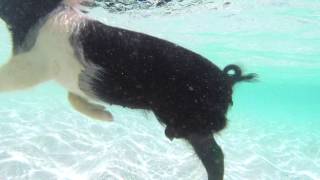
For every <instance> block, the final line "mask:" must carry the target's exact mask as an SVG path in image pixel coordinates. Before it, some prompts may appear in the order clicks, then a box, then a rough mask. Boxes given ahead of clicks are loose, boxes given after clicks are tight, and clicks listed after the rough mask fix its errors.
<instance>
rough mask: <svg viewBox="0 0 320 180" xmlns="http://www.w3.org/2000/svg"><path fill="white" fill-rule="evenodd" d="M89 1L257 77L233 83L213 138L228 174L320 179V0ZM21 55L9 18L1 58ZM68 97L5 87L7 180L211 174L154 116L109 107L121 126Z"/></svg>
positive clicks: (1, 32)
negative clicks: (101, 118)
mask: <svg viewBox="0 0 320 180" xmlns="http://www.w3.org/2000/svg"><path fill="white" fill-rule="evenodd" d="M0 1H2V0H0ZM81 8H82V9H83V11H84V12H85V13H86V15H87V16H89V17H91V18H93V19H96V20H99V21H101V22H103V23H105V24H107V25H111V26H115V27H121V28H124V29H129V30H133V31H137V32H142V33H146V34H149V35H152V36H155V37H158V38H161V39H165V40H168V41H171V42H174V43H176V44H178V45H181V46H183V47H185V48H187V49H190V50H192V51H194V52H196V53H198V54H201V55H202V56H204V57H206V58H207V59H209V60H210V61H211V62H212V63H214V64H216V65H217V66H218V67H219V68H221V69H223V68H224V67H225V66H226V65H228V64H237V65H239V66H240V67H241V68H242V69H243V71H244V73H256V74H257V75H258V78H257V80H256V81H254V82H250V83H246V82H244V83H239V84H236V85H235V86H234V88H233V105H232V106H230V108H229V110H228V113H227V119H228V123H227V126H226V128H224V129H223V130H222V131H220V132H219V133H217V134H215V135H214V136H215V139H216V141H217V143H218V144H219V145H220V147H221V148H222V150H223V153H224V167H225V169H224V179H225V180H320V2H319V1H312V0H291V1H288V0H255V1H250V0H237V1H236V0H229V1H226V0H172V1H170V0H163V1H151V0H150V1H149V0H127V1H125V0H123V1H103V0H99V1H98V0H97V1H96V2H94V3H87V4H84V5H83V7H81ZM11 55H12V40H11V35H10V33H9V31H8V27H7V25H6V23H5V22H4V21H0V63H1V65H3V64H5V63H6V62H7V61H8V60H9V59H10V57H11ZM1 86H2V85H1V84H0V87H1ZM0 89H1V88H0ZM67 97H68V92H67V91H66V90H65V89H64V88H63V87H61V86H60V85H58V84H57V83H56V82H54V81H48V82H45V83H43V84H39V85H37V86H36V87H33V88H29V89H26V90H23V91H12V92H1V93H0V180H207V173H206V169H205V168H204V167H203V166H202V163H201V161H200V160H199V158H198V157H197V156H196V154H195V152H194V151H193V149H192V147H191V146H190V144H188V143H187V142H186V141H184V140H182V139H174V140H172V141H170V140H169V139H168V138H167V137H166V135H165V133H164V128H165V127H164V126H163V125H161V123H159V122H158V120H157V119H156V117H155V115H154V114H153V113H152V112H148V111H144V110H139V109H138V110H137V109H135V110H134V109H130V108H124V107H122V106H117V105H107V108H108V110H109V111H110V112H111V113H112V115H113V121H112V122H105V121H97V120H94V119H92V118H89V117H87V116H84V115H82V114H81V113H79V112H77V111H75V110H74V109H73V108H72V107H71V106H70V103H69V102H68V98H67Z"/></svg>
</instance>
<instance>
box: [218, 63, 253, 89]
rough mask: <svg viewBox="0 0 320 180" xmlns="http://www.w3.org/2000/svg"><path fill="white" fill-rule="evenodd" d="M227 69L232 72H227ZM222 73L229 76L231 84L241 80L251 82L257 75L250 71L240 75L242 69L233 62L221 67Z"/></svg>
mask: <svg viewBox="0 0 320 180" xmlns="http://www.w3.org/2000/svg"><path fill="white" fill-rule="evenodd" d="M229 71H233V74H229ZM223 73H224V74H225V75H227V76H228V77H230V78H231V81H232V82H233V84H235V83H237V82H241V81H246V82H252V81H256V80H257V77H258V75H257V74H255V73H250V74H246V75H242V70H241V68H240V67H239V66H237V65H235V64H230V65H228V66H226V67H225V68H224V69H223Z"/></svg>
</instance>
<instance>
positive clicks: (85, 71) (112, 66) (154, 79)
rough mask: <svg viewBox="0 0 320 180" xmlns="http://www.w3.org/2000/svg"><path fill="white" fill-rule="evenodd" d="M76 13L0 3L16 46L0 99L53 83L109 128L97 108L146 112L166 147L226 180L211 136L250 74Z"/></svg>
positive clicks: (41, 4) (36, 0) (70, 8)
mask: <svg viewBox="0 0 320 180" xmlns="http://www.w3.org/2000/svg"><path fill="white" fill-rule="evenodd" d="M76 6H77V2H75V1H70V0H69V1H66V0H65V1H64V0H0V17H1V18H2V19H3V20H4V21H5V22H6V23H7V26H8V28H9V30H10V32H11V34H12V41H13V56H12V57H11V59H10V60H9V61H8V62H7V63H6V64H4V65H2V67H1V68H0V91H1V92H5V91H13V90H20V89H25V88H30V87H33V86H35V85H38V84H40V83H42V82H46V81H49V80H55V81H57V82H58V83H59V84H61V85H62V86H63V87H64V88H65V89H66V90H67V91H68V92H69V101H70V103H71V105H72V106H73V107H74V108H75V109H76V110H78V111H79V112H81V113H83V114H85V115H87V116H90V117H93V118H95V119H100V120H107V121H110V120H112V115H111V113H110V112H109V111H107V110H106V109H105V108H104V106H101V105H99V104H100V103H101V102H103V103H106V104H115V105H121V106H124V107H129V108H132V109H145V110H150V111H152V112H153V113H154V114H155V115H156V117H157V119H158V120H159V121H160V122H161V123H162V124H163V125H164V126H165V135H166V136H167V137H168V138H169V139H173V138H183V139H185V140H187V141H188V142H189V143H190V144H191V145H192V147H193V148H194V150H195V152H196V154H197V156H198V157H199V158H200V160H201V161H202V163H203V165H204V167H205V168H206V171H207V174H208V179H209V180H221V179H223V169H224V165H223V153H222V150H221V148H220V147H219V146H218V144H217V143H216V142H215V140H214V136H213V134H214V133H216V132H219V131H220V130H222V129H223V128H224V127H225V126H226V121H227V120H226V113H227V110H228V107H229V105H231V104H232V87H233V85H234V84H236V83H237V82H240V81H250V80H253V79H254V78H255V74H247V75H243V74H242V72H241V69H240V68H239V67H238V66H236V65H229V66H227V67H225V68H224V69H223V70H220V69H219V68H218V67H217V66H215V65H214V64H213V63H212V62H210V61H209V60H207V59H206V58H204V57H202V56H201V55H199V54H196V53H194V52H192V51H190V50H187V49H185V48H183V47H181V46H178V45H176V44H174V43H171V42H168V41H165V40H162V39H159V38H156V37H152V36H149V35H146V34H143V33H138V32H133V31H129V30H125V29H121V28H116V27H111V26H108V25H105V24H103V23H101V22H99V21H96V20H93V19H90V18H88V17H86V16H85V15H83V14H82V13H81V12H80V11H79V10H78V8H76ZM230 72H233V74H230Z"/></svg>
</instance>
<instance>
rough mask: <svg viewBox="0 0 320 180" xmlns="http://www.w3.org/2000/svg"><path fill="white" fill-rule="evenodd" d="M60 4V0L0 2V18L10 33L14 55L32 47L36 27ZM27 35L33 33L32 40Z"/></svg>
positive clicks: (9, 0) (4, 0) (0, 0)
mask: <svg viewBox="0 0 320 180" xmlns="http://www.w3.org/2000/svg"><path fill="white" fill-rule="evenodd" d="M61 2H62V0H0V18H1V19H3V20H4V21H5V22H6V23H7V25H8V27H9V30H10V31H11V33H12V39H13V51H14V53H15V54H17V53H21V52H24V51H28V50H30V49H31V48H32V47H33V45H34V43H35V40H36V35H35V34H37V31H38V29H37V27H36V25H38V23H40V21H41V19H43V18H45V17H46V16H47V15H48V14H49V13H50V12H52V11H53V10H54V9H55V8H57V7H58V6H59V4H60V3H61ZM31 31H32V32H31ZM29 33H34V34H33V35H34V36H33V37H32V38H33V39H30V37H27V36H28V35H29ZM27 38H29V39H28V41H26V40H27Z"/></svg>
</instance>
